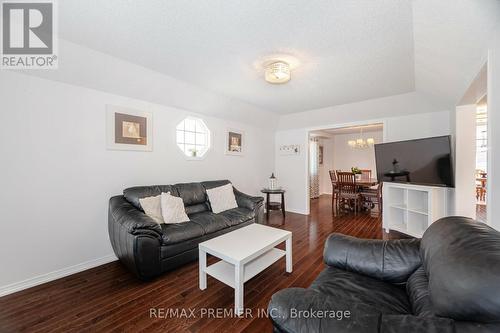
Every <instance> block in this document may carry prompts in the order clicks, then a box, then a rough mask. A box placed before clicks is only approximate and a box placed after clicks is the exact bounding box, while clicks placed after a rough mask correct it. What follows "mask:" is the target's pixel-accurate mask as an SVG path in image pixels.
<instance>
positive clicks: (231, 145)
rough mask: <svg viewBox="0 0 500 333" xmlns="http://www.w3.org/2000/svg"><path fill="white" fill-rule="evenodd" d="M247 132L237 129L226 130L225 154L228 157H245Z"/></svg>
mask: <svg viewBox="0 0 500 333" xmlns="http://www.w3.org/2000/svg"><path fill="white" fill-rule="evenodd" d="M245 141H246V138H245V132H244V131H242V130H239V129H235V128H228V129H226V136H225V139H224V145H225V147H224V153H225V154H226V155H234V156H243V155H244V154H245V144H246V142H245Z"/></svg>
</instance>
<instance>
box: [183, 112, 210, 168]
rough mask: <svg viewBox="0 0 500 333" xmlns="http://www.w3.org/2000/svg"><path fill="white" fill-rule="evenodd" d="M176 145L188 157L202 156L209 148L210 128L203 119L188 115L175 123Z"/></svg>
mask: <svg viewBox="0 0 500 333" xmlns="http://www.w3.org/2000/svg"><path fill="white" fill-rule="evenodd" d="M176 134H177V146H178V147H179V149H180V150H181V151H182V152H183V153H184V155H186V156H187V157H189V158H193V159H197V158H202V157H203V156H204V155H205V154H206V153H207V152H208V149H209V148H210V130H209V129H208V127H207V125H205V123H204V122H203V120H201V119H199V118H192V117H188V118H186V119H184V120H183V121H181V122H180V123H179V124H178V125H177V133H176Z"/></svg>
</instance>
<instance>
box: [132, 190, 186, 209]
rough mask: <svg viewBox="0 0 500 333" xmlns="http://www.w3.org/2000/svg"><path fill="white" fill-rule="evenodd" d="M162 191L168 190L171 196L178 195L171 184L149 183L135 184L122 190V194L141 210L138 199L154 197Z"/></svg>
mask: <svg viewBox="0 0 500 333" xmlns="http://www.w3.org/2000/svg"><path fill="white" fill-rule="evenodd" d="M162 192H165V193H167V192H170V194H172V195H173V196H179V195H178V193H177V190H176V189H175V188H173V187H172V186H171V185H151V186H135V187H129V188H126V189H125V190H123V196H124V197H125V199H127V201H128V202H130V203H131V204H132V206H134V207H135V208H137V209H139V210H143V209H142V207H141V203H140V202H139V199H141V198H146V197H154V196H157V195H160V194H162Z"/></svg>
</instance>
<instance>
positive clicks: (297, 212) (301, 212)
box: [286, 208, 309, 215]
mask: <svg viewBox="0 0 500 333" xmlns="http://www.w3.org/2000/svg"><path fill="white" fill-rule="evenodd" d="M286 211H287V212H290V213H295V214H301V215H309V213H307V212H305V211H303V210H301V209H294V208H286Z"/></svg>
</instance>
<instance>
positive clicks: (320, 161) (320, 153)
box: [318, 146, 323, 165]
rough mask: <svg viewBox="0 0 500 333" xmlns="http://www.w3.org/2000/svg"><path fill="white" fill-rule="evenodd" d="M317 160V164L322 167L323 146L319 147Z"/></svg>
mask: <svg viewBox="0 0 500 333" xmlns="http://www.w3.org/2000/svg"><path fill="white" fill-rule="evenodd" d="M318 159H319V164H320V165H323V146H319V156H318Z"/></svg>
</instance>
